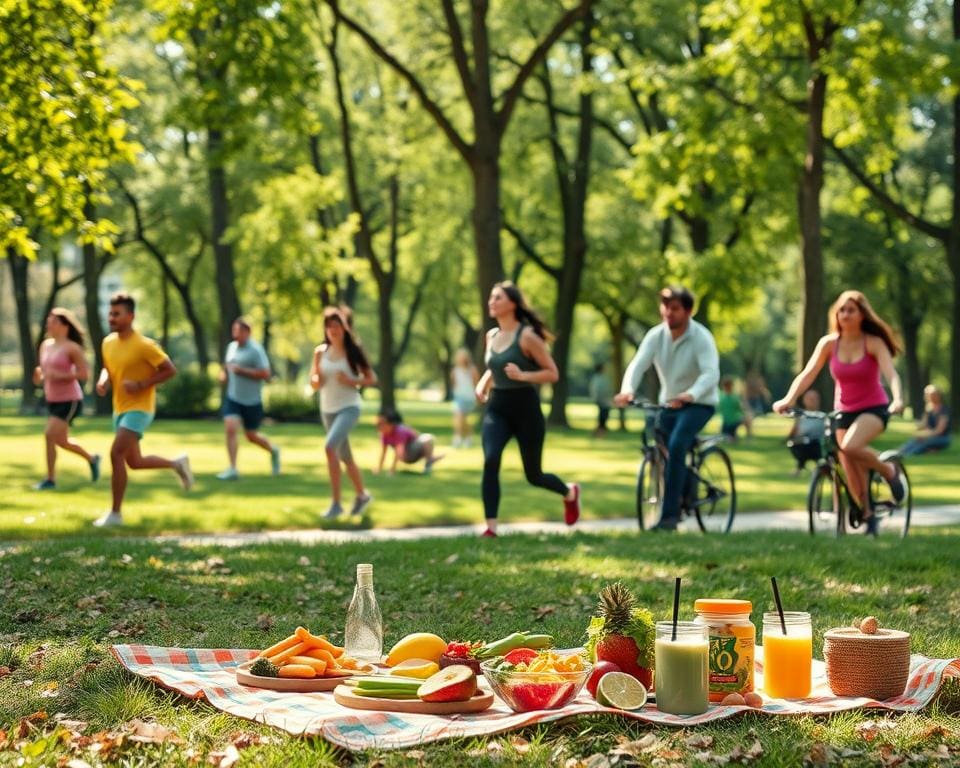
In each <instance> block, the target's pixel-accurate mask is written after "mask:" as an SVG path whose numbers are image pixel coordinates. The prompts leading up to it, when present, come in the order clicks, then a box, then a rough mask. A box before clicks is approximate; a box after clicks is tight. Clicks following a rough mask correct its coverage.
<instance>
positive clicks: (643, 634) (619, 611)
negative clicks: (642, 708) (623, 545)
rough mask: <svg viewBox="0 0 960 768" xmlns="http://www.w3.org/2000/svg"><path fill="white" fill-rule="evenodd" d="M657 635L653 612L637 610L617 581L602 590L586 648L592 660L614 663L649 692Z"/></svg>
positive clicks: (626, 589)
mask: <svg viewBox="0 0 960 768" xmlns="http://www.w3.org/2000/svg"><path fill="white" fill-rule="evenodd" d="M655 634H656V633H655V629H654V624H653V616H652V615H651V613H650V611H648V610H647V609H646V608H639V607H637V600H636V598H635V597H634V596H633V593H632V592H631V591H630V590H629V589H628V588H627V587H626V586H625V585H624V584H622V583H621V582H619V581H618V582H615V583H614V584H608V585H607V586H605V587H604V588H603V589H602V590H600V600H599V603H598V605H597V615H596V616H594V617H593V618H592V619H591V620H590V626H589V627H588V628H587V635H588V641H587V649H588V650H589V651H590V655H591V658H592V659H593V661H595V662H596V661H610V662H613V663H614V664H616V665H617V666H618V667H620V669H621V671H623V672H626V673H627V674H628V675H632V676H633V677H635V678H637V680H639V681H640V682H641V683H642V684H643V686H644V687H645V688H646V689H647V690H649V689H650V688H651V686H652V684H653V644H654V638H655Z"/></svg>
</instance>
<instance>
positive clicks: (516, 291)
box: [493, 280, 554, 341]
mask: <svg viewBox="0 0 960 768" xmlns="http://www.w3.org/2000/svg"><path fill="white" fill-rule="evenodd" d="M493 287H494V288H499V289H500V290H501V291H503V292H504V293H505V294H507V298H509V299H510V301H512V302H513V303H514V304H515V305H516V308H515V309H514V315H515V316H516V318H517V320H519V321H520V322H521V323H526V324H527V325H529V326H530V327H531V328H533V332H534V333H535V334H537V336H539V337H540V338H541V339H543V340H544V341H553V339H554V335H553V334H552V333H550V330H549V329H548V328H547V324H546V323H545V322H543V319H542V318H541V317H540V315H538V314H537V313H536V312H534V311H533V309H532V308H531V307H530V305H529V304H527V300H526V299H525V298H524V296H523V293H522V292H521V291H520V288H518V287H517V284H516V283H514V282H513V281H512V280H504V281H503V282H500V283H495V284H494V286H493Z"/></svg>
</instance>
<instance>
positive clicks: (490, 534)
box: [480, 528, 497, 539]
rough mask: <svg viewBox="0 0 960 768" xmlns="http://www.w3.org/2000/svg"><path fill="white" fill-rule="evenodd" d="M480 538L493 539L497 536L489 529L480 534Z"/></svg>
mask: <svg viewBox="0 0 960 768" xmlns="http://www.w3.org/2000/svg"><path fill="white" fill-rule="evenodd" d="M480 538H482V539H495V538H497V534H496V533H495V532H494V531H491V530H490V529H489V528H487V530H485V531H484V532H483V533H481V534H480Z"/></svg>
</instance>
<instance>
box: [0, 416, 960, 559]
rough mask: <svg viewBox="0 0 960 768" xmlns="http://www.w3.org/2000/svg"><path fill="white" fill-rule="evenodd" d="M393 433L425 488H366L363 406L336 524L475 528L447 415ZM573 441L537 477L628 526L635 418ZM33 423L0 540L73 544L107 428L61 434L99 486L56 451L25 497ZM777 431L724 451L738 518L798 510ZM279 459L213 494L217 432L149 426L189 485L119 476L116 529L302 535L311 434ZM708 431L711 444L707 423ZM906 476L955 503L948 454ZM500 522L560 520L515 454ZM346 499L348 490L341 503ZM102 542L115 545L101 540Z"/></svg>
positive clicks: (558, 445) (89, 506)
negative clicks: (355, 511)
mask: <svg viewBox="0 0 960 768" xmlns="http://www.w3.org/2000/svg"><path fill="white" fill-rule="evenodd" d="M401 406H402V411H403V413H404V416H405V419H406V421H407V422H408V423H409V424H411V425H412V426H413V427H414V428H416V429H418V430H420V431H429V432H434V433H435V434H436V435H437V436H438V442H439V444H440V446H441V449H442V450H446V453H447V456H446V458H444V459H443V461H442V462H441V463H439V464H438V465H437V466H436V468H435V469H434V474H433V476H432V477H425V476H423V475H421V474H420V473H419V472H417V471H413V470H410V471H404V470H403V469H401V471H400V472H399V473H398V474H397V475H396V476H394V477H389V476H386V475H381V476H374V475H372V474H371V473H370V472H369V471H366V470H367V469H368V468H370V467H373V466H374V465H375V463H376V460H377V457H378V456H379V451H380V447H379V441H378V438H379V436H378V435H377V434H376V431H375V429H374V427H373V414H374V413H375V410H376V404H374V403H368V404H366V410H365V415H364V418H363V423H362V425H361V426H360V427H359V428H358V429H357V432H356V434H355V436H354V437H353V438H352V443H353V445H354V451H355V453H356V454H358V457H359V461H360V463H361V466H362V467H364V468H365V472H364V476H365V478H366V479H367V482H368V484H369V488H370V490H371V491H372V493H373V494H374V496H375V497H376V501H375V503H374V504H373V505H372V506H371V508H370V514H369V516H367V517H366V518H365V519H364V520H362V521H345V522H340V523H339V526H341V527H342V526H347V527H349V526H361V527H368V526H376V527H401V526H410V525H444V524H456V523H479V522H481V520H482V516H483V512H482V507H481V505H480V498H479V497H480V472H481V467H482V453H481V450H480V447H479V445H478V443H479V440H475V441H474V447H472V448H469V449H465V450H455V451H454V450H450V449H449V448H446V449H444V448H443V446H449V443H450V437H451V429H450V410H449V406H448V404H445V403H425V402H409V403H401ZM570 411H571V415H572V422H573V427H574V428H573V429H570V430H551V431H550V432H549V433H548V436H547V441H546V448H545V452H544V466H545V468H546V469H547V471H552V472H556V473H557V474H559V475H560V476H561V477H562V478H564V479H565V480H567V481H568V482H569V481H573V480H577V481H579V482H581V483H582V484H583V488H584V517H585V518H586V519H591V518H593V519H596V518H620V517H631V516H633V514H634V512H633V483H634V477H635V473H636V469H637V464H638V448H639V435H638V433H637V430H638V429H639V425H640V419H639V414H637V413H636V412H634V413H631V421H630V429H631V430H632V431H630V432H627V433H620V432H613V433H611V434H610V435H609V436H608V437H606V438H605V439H596V438H593V437H592V436H591V433H590V428H591V426H592V424H593V419H594V408H593V406H592V405H589V404H586V403H579V404H574V405H573V406H571V409H570ZM43 424H44V419H42V418H39V417H13V416H10V417H2V418H0V457H2V459H3V461H0V487H2V488H3V489H4V490H5V493H4V499H3V503H2V504H0V541H3V540H11V539H24V538H40V537H47V536H62V535H73V534H77V533H80V532H82V531H84V530H85V529H86V528H87V526H88V525H89V523H90V522H91V521H92V520H93V519H94V518H96V517H97V516H98V515H99V514H101V513H102V512H104V511H105V510H107V509H109V505H110V482H109V480H110V468H109V456H108V455H107V454H108V451H109V446H110V441H111V433H110V423H109V421H108V420H107V419H104V418H83V419H81V420H79V421H78V422H77V425H76V428H75V429H74V430H73V433H72V434H73V436H74V438H75V439H76V440H78V441H79V442H80V443H81V444H83V445H85V446H87V448H88V450H91V451H92V452H99V453H101V454H103V455H104V476H103V477H102V478H101V480H100V482H99V483H97V484H96V485H93V484H91V483H90V481H89V477H88V473H87V467H86V465H85V464H84V463H83V462H82V461H81V460H80V459H79V458H78V457H76V456H73V455H71V454H65V453H64V452H61V453H60V456H59V459H58V471H59V473H58V488H57V490H55V491H46V492H42V493H41V492H35V491H32V490H31V489H30V486H31V485H32V484H33V483H35V482H36V481H37V480H39V479H40V478H41V477H43V476H44V471H45V470H44V463H43V439H42V430H43ZM789 426H790V422H789V421H788V420H786V419H781V418H778V417H774V416H766V417H764V418H762V419H759V420H758V421H757V426H756V430H755V432H756V434H755V435H754V436H753V437H751V438H749V439H745V440H741V441H740V442H739V443H738V444H736V445H733V446H730V452H731V454H732V456H733V461H734V466H735V471H736V476H737V490H738V505H739V511H740V512H743V513H746V512H751V511H768V510H779V509H801V508H803V506H804V504H805V499H806V486H807V477H806V476H803V477H793V476H791V470H792V467H793V465H792V459H791V457H790V455H789V453H788V452H787V449H786V448H785V447H784V445H783V435H784V434H785V433H786V432H787V430H788V429H789ZM265 431H266V433H267V434H269V435H270V436H271V438H274V439H275V440H276V442H277V444H278V445H280V446H281V448H282V450H283V464H284V469H283V475H282V476H281V477H278V478H274V477H271V476H270V473H269V460H268V457H267V454H266V453H265V452H263V451H262V450H260V449H259V448H256V447H254V446H251V445H249V444H246V443H245V442H241V447H240V461H239V468H240V471H241V474H242V479H241V480H240V481H239V482H228V483H225V482H222V481H218V480H217V479H216V478H215V477H214V476H215V474H216V473H217V472H218V471H220V470H221V469H223V468H224V466H225V451H224V448H223V434H222V427H221V424H220V422H219V421H214V420H211V421H169V420H160V421H158V422H156V423H155V424H154V425H153V426H152V427H151V429H150V431H149V432H148V433H147V436H146V438H145V440H144V442H143V450H144V452H145V453H157V454H160V455H163V456H167V457H172V456H175V455H177V454H179V453H181V452H183V451H187V452H188V453H189V454H190V457H191V462H192V465H193V468H194V472H195V474H196V476H197V484H196V486H195V488H194V490H193V491H192V492H190V493H189V494H186V493H184V492H183V491H182V490H180V487H179V484H178V483H177V481H176V479H175V477H174V475H173V473H172V472H165V471H142V472H133V473H131V476H130V484H129V486H128V492H127V499H126V503H125V507H124V517H125V519H126V520H127V522H128V524H129V525H128V529H127V530H128V531H129V532H132V533H137V534H144V535H154V534H160V533H186V532H214V531H259V530H264V529H302V528H315V527H317V526H319V525H322V523H321V521H320V515H321V514H322V513H323V511H324V510H325V509H326V508H327V506H328V504H329V495H328V494H329V485H328V482H327V476H326V469H325V466H324V458H323V433H322V429H321V428H320V426H319V425H317V424H275V425H270V426H268V427H266V428H265ZM707 431H708V432H716V431H717V424H716V423H714V424H711V425H710V426H709V427H708V430H707ZM911 431H912V425H911V424H909V423H907V422H904V421H902V420H895V421H894V422H893V423H892V424H891V427H890V429H889V431H888V432H887V433H885V434H884V435H883V436H882V438H881V439H880V440H879V441H878V443H877V444H878V447H879V448H888V447H893V446H895V445H898V444H900V443H901V442H903V441H904V440H906V439H907V438H908V437H909V435H910V433H911ZM910 472H911V477H912V479H913V484H914V504H915V505H918V506H922V505H925V504H947V503H957V502H958V500H960V449H958V448H957V447H953V448H951V449H950V450H948V451H944V452H942V453H938V454H934V455H929V456H923V457H919V458H917V459H913V460H912V461H911V463H910ZM501 479H502V482H503V499H504V502H503V506H502V510H501V515H502V518H503V519H504V520H505V521H508V522H509V521H520V520H551V521H556V520H559V519H560V518H561V511H562V507H561V504H560V500H559V499H558V498H556V497H555V496H554V495H552V494H550V493H547V492H545V491H543V490H541V489H537V488H532V487H530V486H529V485H527V483H526V482H525V480H524V478H523V472H522V468H521V466H520V459H519V455H518V452H517V450H516V448H515V447H514V446H510V447H508V449H507V453H506V454H505V461H504V467H503V470H502V473H501ZM345 500H346V501H347V503H350V502H351V501H352V491H351V492H348V493H347V494H346V495H345ZM109 535H115V534H113V533H111V534H109Z"/></svg>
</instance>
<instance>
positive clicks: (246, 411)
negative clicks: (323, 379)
mask: <svg viewBox="0 0 960 768" xmlns="http://www.w3.org/2000/svg"><path fill="white" fill-rule="evenodd" d="M230 331H231V335H232V336H233V341H231V342H230V343H229V344H228V345H227V352H226V354H225V355H224V361H223V370H222V371H221V372H220V381H221V383H222V382H224V381H226V383H227V391H226V393H225V394H224V396H223V425H224V431H225V432H226V439H227V458H228V459H229V461H230V466H229V467H228V468H227V469H225V470H223V472H220V473H219V474H218V475H217V479H219V480H236V479H237V478H238V477H240V474H239V472H237V432H238V431H239V428H240V425H241V424H242V425H243V434H244V435H245V436H246V438H247V440H249V441H250V442H251V443H253V444H254V445H258V446H260V447H261V448H263V450H265V451H266V452H267V453H269V454H270V470H271V472H272V474H273V475H274V476H276V475H279V474H280V449H279V448H278V447H277V446H275V445H273V444H272V443H271V442H270V441H269V440H268V439H267V438H266V437H264V436H263V435H262V434H260V432H258V431H257V430H258V429H260V425H261V424H262V423H263V383H264V382H265V381H266V380H267V379H269V378H270V361H269V360H268V359H267V353H266V352H265V351H264V349H263V347H262V346H260V344H258V343H257V342H256V341H254V340H253V339H252V338H251V337H250V324H249V323H248V322H247V321H246V320H244V319H243V318H242V317H238V318H237V319H236V320H234V321H233V325H232V326H231V328H230Z"/></svg>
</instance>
